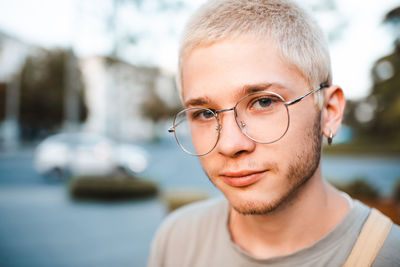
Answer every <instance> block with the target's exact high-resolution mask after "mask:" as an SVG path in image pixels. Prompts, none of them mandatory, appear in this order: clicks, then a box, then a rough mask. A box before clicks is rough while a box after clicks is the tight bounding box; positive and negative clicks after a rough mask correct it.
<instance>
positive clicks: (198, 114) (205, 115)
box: [191, 109, 214, 120]
mask: <svg viewBox="0 0 400 267" xmlns="http://www.w3.org/2000/svg"><path fill="white" fill-rule="evenodd" d="M191 117H192V118H193V119H194V120H196V119H199V120H207V119H211V118H214V112H212V111H211V110H209V109H199V110H195V111H193V113H192V116H191Z"/></svg>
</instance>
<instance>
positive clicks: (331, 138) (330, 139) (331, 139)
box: [328, 130, 333, 145]
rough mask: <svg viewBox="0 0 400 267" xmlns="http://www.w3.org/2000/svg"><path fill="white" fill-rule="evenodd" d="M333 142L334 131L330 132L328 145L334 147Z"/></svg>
mask: <svg viewBox="0 0 400 267" xmlns="http://www.w3.org/2000/svg"><path fill="white" fill-rule="evenodd" d="M332 141H333V132H332V130H331V131H330V132H329V137H328V145H332Z"/></svg>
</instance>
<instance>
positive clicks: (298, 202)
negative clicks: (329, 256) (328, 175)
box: [229, 168, 350, 258]
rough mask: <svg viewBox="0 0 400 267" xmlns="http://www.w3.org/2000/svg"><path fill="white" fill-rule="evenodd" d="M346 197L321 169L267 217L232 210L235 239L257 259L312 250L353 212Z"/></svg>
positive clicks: (231, 226) (233, 235) (230, 220)
mask: <svg viewBox="0 0 400 267" xmlns="http://www.w3.org/2000/svg"><path fill="white" fill-rule="evenodd" d="M349 209H350V207H349V203H348V201H347V200H346V199H345V198H344V197H343V195H342V194H341V193H340V192H338V191H337V190H336V189H334V188H333V187H332V186H331V185H329V184H327V183H326V182H324V181H323V179H322V176H321V170H320V168H318V169H317V171H316V172H315V174H314V175H313V177H311V178H310V180H309V181H308V182H307V183H306V184H304V185H303V186H302V187H301V188H300V189H299V191H298V192H297V195H296V197H294V198H293V199H292V200H291V201H290V202H287V203H285V204H284V206H283V207H280V208H279V209H277V210H275V211H273V212H271V213H269V214H266V215H242V214H239V213H238V212H237V211H235V210H234V209H233V208H231V209H230V219H229V229H230V231H231V237H232V240H233V241H234V242H235V243H236V244H237V245H239V246H240V247H241V248H242V249H244V250H245V251H247V252H248V253H250V254H251V255H253V256H256V257H260V258H269V257H274V256H282V255H286V254H291V253H293V252H295V251H297V250H300V249H302V248H305V247H308V246H310V245H311V244H313V243H314V242H316V241H317V240H319V239H320V238H322V237H323V236H324V235H326V234H327V233H328V232H330V231H331V230H332V229H333V228H334V227H335V226H336V225H337V224H338V223H339V222H340V221H341V220H342V219H343V218H344V216H345V215H346V214H347V212H348V211H349Z"/></svg>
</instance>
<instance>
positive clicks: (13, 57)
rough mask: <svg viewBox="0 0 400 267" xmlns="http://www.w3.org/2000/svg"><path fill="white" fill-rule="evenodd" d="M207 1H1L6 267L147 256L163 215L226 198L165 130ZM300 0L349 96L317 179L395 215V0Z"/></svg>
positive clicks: (399, 117)
mask: <svg viewBox="0 0 400 267" xmlns="http://www.w3.org/2000/svg"><path fill="white" fill-rule="evenodd" d="M203 2H204V0H202V1H189V0H152V1H150V0H58V1H51V0H36V1H29V0H14V1H7V0H0V13H1V15H0V266H145V265H146V260H147V257H148V253H149V246H150V242H151V239H152V236H153V234H154V232H155V230H156V229H157V226H158V225H159V223H160V222H161V221H162V219H163V218H164V217H165V215H166V214H167V213H168V212H169V211H171V210H173V209H174V208H176V207H178V206H180V205H183V204H185V203H188V202H191V201H195V200H199V199H204V198H208V197H215V196H219V195H220V194H219V193H218V191H217V190H216V189H215V188H214V187H213V186H212V185H211V184H210V183H209V181H208V179H207V177H206V176H205V175H204V174H203V172H202V170H201V167H200V165H199V163H198V160H197V158H195V157H191V156H189V155H186V154H184V153H183V152H182V151H181V150H180V149H179V147H178V146H177V145H176V142H175V139H174V137H173V136H171V135H170V134H168V132H167V129H168V128H169V126H170V125H171V124H172V116H173V114H175V113H176V112H177V111H178V110H179V109H180V108H181V106H180V102H179V96H178V94H177V92H176V88H175V83H174V75H175V73H176V63H177V50H178V43H179V38H180V32H181V31H182V28H183V26H184V23H185V21H186V20H187V19H188V17H189V16H190V14H191V13H192V12H193V11H194V10H195V9H196V7H198V6H199V5H200V4H201V3H203ZM299 2H300V1H299ZM300 4H301V5H302V6H304V7H305V8H306V9H308V10H309V11H310V12H311V13H312V14H313V16H314V17H315V18H316V20H317V21H318V22H319V24H320V25H321V27H322V28H323V30H324V31H325V33H326V34H327V37H328V40H329V43H330V49H331V56H332V67H333V77H334V83H335V84H338V85H340V86H341V87H342V88H343V89H344V92H345V95H346V97H347V99H348V102H347V107H346V114H345V119H344V125H343V127H342V128H341V130H340V132H339V133H338V135H337V136H336V137H335V139H334V145H333V146H331V147H324V157H323V162H322V167H323V173H324V175H325V178H326V179H327V180H329V181H331V182H332V183H333V184H334V185H335V186H337V187H339V188H341V189H342V190H345V191H347V192H348V193H350V194H351V195H352V196H354V197H356V198H359V199H361V200H362V201H364V202H366V203H367V204H369V205H371V206H375V207H378V208H379V209H381V210H382V211H383V212H384V213H386V214H387V215H389V216H391V218H392V219H393V220H394V221H396V222H397V223H399V222H400V182H399V180H400V4H399V3H398V1H396V0H387V1H379V0H371V1H361V0H356V1H345V0H323V1H321V0H318V1H317V0H306V1H301V3H300Z"/></svg>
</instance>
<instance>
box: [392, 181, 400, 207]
mask: <svg viewBox="0 0 400 267" xmlns="http://www.w3.org/2000/svg"><path fill="white" fill-rule="evenodd" d="M393 197H394V199H395V200H396V201H398V202H400V177H399V178H397V182H396V185H395V186H394V191H393Z"/></svg>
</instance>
